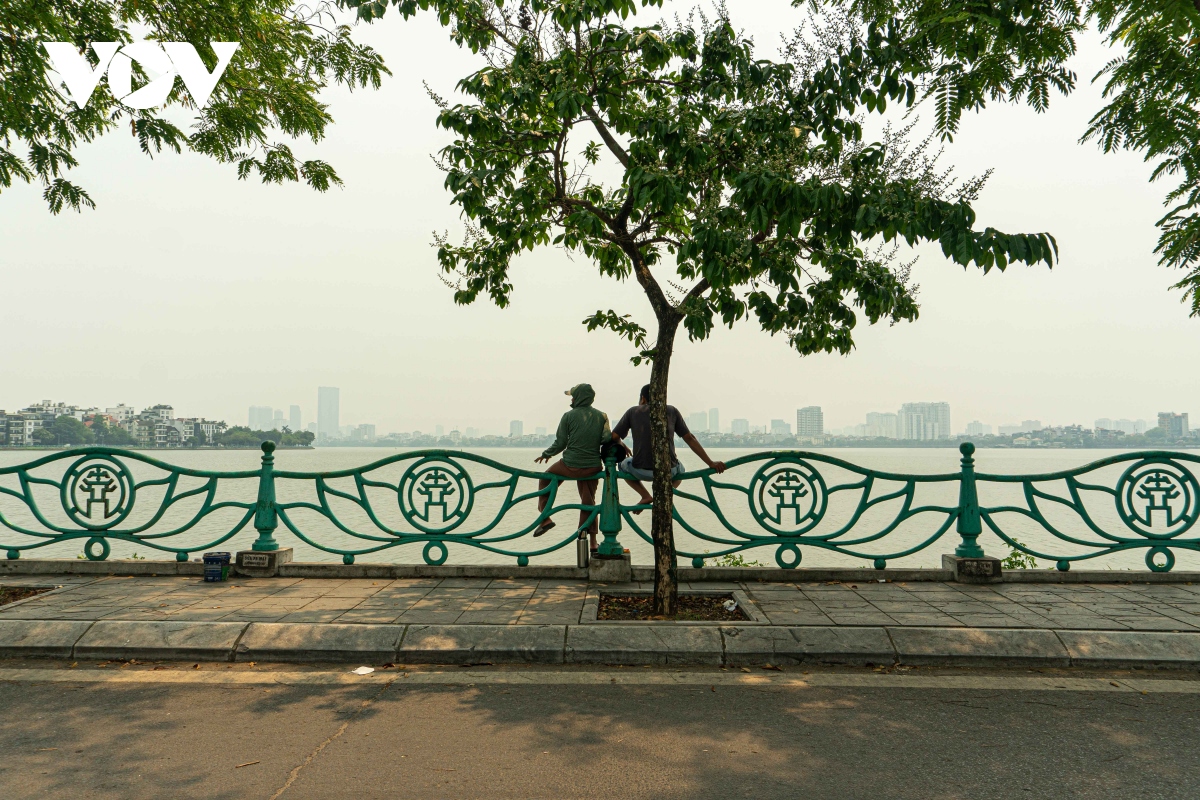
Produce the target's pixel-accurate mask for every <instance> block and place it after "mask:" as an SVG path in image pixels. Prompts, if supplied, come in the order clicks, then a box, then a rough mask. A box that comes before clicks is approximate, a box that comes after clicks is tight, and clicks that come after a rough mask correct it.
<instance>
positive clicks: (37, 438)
mask: <svg viewBox="0 0 1200 800" xmlns="http://www.w3.org/2000/svg"><path fill="white" fill-rule="evenodd" d="M30 435H31V436H32V438H33V442H34V444H40V445H43V446H46V445H52V444H56V443H57V442H56V440H55V437H54V431H52V430H50V429H49V428H35V429H34V431H33V433H32V434H30Z"/></svg>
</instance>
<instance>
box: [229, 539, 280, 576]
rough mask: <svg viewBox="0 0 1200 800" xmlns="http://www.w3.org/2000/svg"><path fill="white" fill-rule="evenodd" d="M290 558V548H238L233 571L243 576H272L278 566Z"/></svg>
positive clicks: (277, 570) (277, 573)
mask: <svg viewBox="0 0 1200 800" xmlns="http://www.w3.org/2000/svg"><path fill="white" fill-rule="evenodd" d="M291 560H292V548H290V547H285V548H282V549H279V550H239V551H238V554H237V561H236V562H235V564H234V572H235V573H237V574H238V575H241V576H242V577H243V578H274V577H276V576H277V575H279V568H280V567H281V566H282V565H284V564H286V563H288V562H289V561H291Z"/></svg>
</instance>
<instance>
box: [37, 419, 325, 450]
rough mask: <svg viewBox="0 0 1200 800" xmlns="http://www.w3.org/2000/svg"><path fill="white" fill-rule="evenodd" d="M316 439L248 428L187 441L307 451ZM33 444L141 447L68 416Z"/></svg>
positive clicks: (120, 433)
mask: <svg viewBox="0 0 1200 800" xmlns="http://www.w3.org/2000/svg"><path fill="white" fill-rule="evenodd" d="M314 438H315V434H313V433H310V432H308V431H303V432H298V433H293V432H292V431H290V430H289V429H288V428H286V427H285V428H284V429H283V430H281V431H252V430H250V428H247V427H241V426H235V427H233V428H229V429H228V430H226V431H223V432H221V433H218V434H217V435H216V436H214V437H213V440H212V441H208V439H207V437H206V436H205V435H204V434H203V433H198V434H197V435H196V436H195V437H194V438H192V439H189V440H188V442H187V446H190V447H200V446H203V445H210V446H217V447H258V446H259V445H260V444H262V443H263V442H264V441H272V442H274V443H275V444H277V445H278V446H280V447H308V446H310V445H312V443H313V439H314ZM33 441H34V444H38V445H42V446H56V445H57V446H62V445H71V446H80V445H93V444H94V445H104V446H107V447H134V446H136V445H137V444H138V441H137V439H135V438H134V437H133V435H132V434H130V433H129V431H127V430H125V429H124V428H122V427H120V426H118V425H109V424H108V423H107V422H105V421H104V420H103V419H101V418H99V417H97V418H96V419H95V420H94V421H93V422H92V424H91V425H90V426H88V425H85V424H84V423H82V422H80V421H79V420H77V419H75V418H74V417H71V416H67V415H65V414H64V415H63V416H60V417H56V418H55V419H54V421H53V422H51V423H49V424H47V425H43V426H42V427H40V428H38V429H37V430H35V431H34V432H33Z"/></svg>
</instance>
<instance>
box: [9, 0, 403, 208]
mask: <svg viewBox="0 0 1200 800" xmlns="http://www.w3.org/2000/svg"><path fill="white" fill-rule="evenodd" d="M135 36H136V37H137V38H143V36H144V37H145V38H149V39H152V40H157V41H166V42H188V43H191V44H193V45H195V46H196V50H197V52H198V54H199V55H200V58H201V60H202V61H203V62H204V67H205V69H207V70H212V69H213V68H214V66H215V65H216V63H217V58H216V54H215V53H214V52H213V51H212V49H211V47H210V46H209V43H210V42H224V41H236V42H238V43H239V45H238V49H237V51H236V52H235V53H234V55H233V59H232V61H231V62H230V64H229V67H228V69H227V71H226V72H225V74H224V76H223V77H221V79H220V80H219V81H218V83H217V85H216V88H215V90H214V91H213V94H212V97H211V99H210V100H209V102H208V104H207V105H206V106H205V107H204V108H203V109H198V108H196V104H195V103H194V102H193V101H192V99H191V97H190V96H189V95H188V93H187V92H186V91H185V90H184V89H183V88H182V83H181V82H180V81H176V83H175V86H174V88H173V90H172V92H171V94H170V96H169V97H168V100H167V104H166V105H165V106H164V107H162V108H158V109H152V110H134V109H130V108H127V107H125V106H123V105H121V104H120V103H119V102H117V100H116V99H115V98H114V97H113V96H112V95H111V94H110V93H109V91H108V89H107V87H105V88H103V89H98V90H97V91H96V92H95V93H94V94H93V95H92V97H91V100H90V101H89V102H86V103H85V104H84V105H83V106H82V107H80V106H78V105H76V104H75V103H74V102H73V101H72V100H69V99H68V95H67V93H66V92H65V91H64V88H63V86H62V85H61V84H59V83H56V82H55V81H54V80H52V78H51V73H49V72H48V69H47V68H48V61H47V52H46V51H45V49H44V48H43V46H42V45H43V42H73V43H74V44H75V45H76V46H77V47H78V48H79V51H80V52H81V53H85V54H86V56H87V57H88V59H89V61H90V63H91V64H92V65H93V67H94V66H95V65H96V64H97V63H98V58H97V55H96V53H95V52H94V51H93V50H91V49H89V46H90V45H91V44H92V43H93V42H123V43H128V42H131V41H133V39H134V38H135ZM138 69H139V72H138V73H137V77H138V79H139V80H140V79H141V78H144V75H143V74H142V73H140V67H138ZM385 74H390V73H389V72H388V70H387V68H386V67H385V66H384V64H383V60H382V59H381V57H380V56H379V54H378V53H376V52H375V51H374V50H372V49H371V48H370V47H367V46H365V45H360V44H356V43H355V42H354V41H353V40H352V39H351V36H350V29H349V28H348V27H346V26H344V25H334V24H333V15H332V9H331V7H330V5H329V3H327V2H316V3H314V4H312V5H296V4H295V3H293V2H292V0H207V1H206V2H203V3H177V2H170V0H55V2H52V3H47V2H43V0H9V2H6V3H4V4H0V86H3V87H4V91H2V92H0V191H2V190H3V189H6V188H9V187H10V186H12V185H13V183H14V182H15V181H22V182H25V183H33V182H35V181H36V182H38V183H40V184H41V185H42V186H43V187H44V192H43V197H44V198H45V200H46V203H47V205H48V206H49V208H50V211H51V212H53V213H56V214H57V213H58V212H60V211H61V210H62V209H63V208H73V209H75V210H76V211H78V210H80V209H81V208H82V207H84V206H87V207H89V208H90V207H94V206H95V203H94V201H93V200H92V198H91V196H90V195H89V194H88V192H87V191H86V190H85V189H84V188H82V187H80V186H78V185H76V184H74V183H72V182H70V181H69V180H67V178H66V177H65V176H66V173H67V172H68V171H69V170H70V169H71V168H72V167H75V166H76V165H77V164H78V159H77V153H78V150H79V148H80V146H81V145H83V144H85V143H87V142H90V141H92V140H94V139H96V138H97V137H99V136H101V135H102V134H105V133H108V132H111V131H114V130H117V129H119V128H125V129H127V130H128V131H129V132H130V133H131V134H132V135H133V137H134V138H135V139H136V140H137V143H138V146H139V147H140V148H141V150H142V152H144V153H145V154H146V155H148V156H151V157H153V156H155V155H156V154H158V153H161V152H162V151H163V150H164V149H169V150H174V151H175V152H177V153H178V152H181V151H182V150H183V149H184V148H186V149H188V150H190V151H192V152H195V153H200V154H202V155H205V156H209V157H210V158H213V159H215V160H216V161H217V162H219V163H227V164H234V165H235V166H236V169H237V175H238V178H239V179H245V178H247V177H249V176H250V175H252V174H254V175H257V176H258V177H259V178H261V179H262V181H263V182H264V183H282V182H284V181H298V180H301V179H302V180H304V181H305V182H306V183H308V185H310V186H312V187H313V188H314V189H317V190H318V191H325V190H327V189H328V188H329V187H330V186H331V185H335V184H337V185H340V184H341V179H340V178H338V176H337V173H336V172H335V171H334V169H333V167H332V166H330V165H329V164H327V163H325V162H324V161H320V160H315V159H310V160H301V159H299V158H297V157H296V155H295V154H294V153H293V152H292V148H291V146H290V145H289V144H288V143H287V142H286V140H285V139H286V138H297V137H301V136H304V137H308V138H310V139H312V141H314V142H316V141H319V140H320V139H321V138H322V137H323V136H324V135H325V129H326V127H327V126H328V125H329V123H330V122H332V117H331V116H330V114H329V111H328V108H327V106H326V105H325V104H324V103H322V102H320V101H319V100H318V95H319V94H320V92H321V90H322V89H324V88H325V87H326V86H327V85H329V84H330V83H336V84H341V85H343V86H346V87H348V88H350V89H354V88H356V87H366V86H372V87H376V88H377V87H378V86H379V84H380V81H381V79H382V76H383V75H385ZM134 88H135V89H136V88H137V83H136V82H135V84H134ZM180 111H186V112H192V113H194V114H195V118H194V122H193V125H192V128H191V131H190V132H186V133H185V132H184V130H182V129H181V128H179V127H178V126H177V125H176V124H175V122H174V121H173V120H178V119H179V116H180ZM280 135H282V136H280ZM21 150H24V152H23V153H22V152H20V151H21Z"/></svg>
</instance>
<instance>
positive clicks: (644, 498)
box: [625, 480, 654, 514]
mask: <svg viewBox="0 0 1200 800" xmlns="http://www.w3.org/2000/svg"><path fill="white" fill-rule="evenodd" d="M625 482H626V483H628V484H629V485H630V486H631V487H633V490H634V491H635V492H637V493H638V497H639V498H640V499H641V503H639V505H643V506H648V505H650V504H651V503H653V502H654V497H653V496H651V494H650V493H649V492H647V491H646V487H645V486H643V485H642V482H641V481H631V480H627V481H625ZM644 510H645V509H642V508H639V509H637V510H635V511H634V512H633V513H635V514H640V513H642V512H643V511H644Z"/></svg>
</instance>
